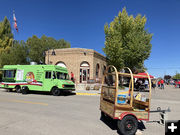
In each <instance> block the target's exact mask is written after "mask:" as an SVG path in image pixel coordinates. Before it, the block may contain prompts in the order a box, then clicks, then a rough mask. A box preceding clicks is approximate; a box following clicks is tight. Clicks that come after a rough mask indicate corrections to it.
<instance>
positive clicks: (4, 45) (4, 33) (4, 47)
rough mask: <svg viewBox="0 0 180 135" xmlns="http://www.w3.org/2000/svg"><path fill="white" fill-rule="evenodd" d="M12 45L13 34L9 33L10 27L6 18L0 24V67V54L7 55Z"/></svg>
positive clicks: (0, 61) (1, 61) (0, 63)
mask: <svg viewBox="0 0 180 135" xmlns="http://www.w3.org/2000/svg"><path fill="white" fill-rule="evenodd" d="M12 44H13V34H12V31H11V25H10V22H9V20H8V19H7V17H4V20H3V21H2V22H0V67H2V66H3V64H2V63H3V62H4V61H3V60H2V56H1V55H2V54H3V55H4V54H6V55H8V54H9V51H10V48H11V47H12Z"/></svg>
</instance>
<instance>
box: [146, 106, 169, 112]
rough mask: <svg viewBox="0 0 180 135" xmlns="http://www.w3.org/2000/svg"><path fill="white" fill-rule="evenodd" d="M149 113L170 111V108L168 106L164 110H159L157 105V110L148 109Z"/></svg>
mask: <svg viewBox="0 0 180 135" xmlns="http://www.w3.org/2000/svg"><path fill="white" fill-rule="evenodd" d="M149 112H150V113H156V112H162V113H165V112H171V110H170V108H169V107H168V109H166V110H161V107H157V110H153V111H149Z"/></svg>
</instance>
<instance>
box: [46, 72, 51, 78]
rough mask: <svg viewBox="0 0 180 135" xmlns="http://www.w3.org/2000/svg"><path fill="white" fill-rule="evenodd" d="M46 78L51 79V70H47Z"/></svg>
mask: <svg viewBox="0 0 180 135" xmlns="http://www.w3.org/2000/svg"><path fill="white" fill-rule="evenodd" d="M45 78H46V79H51V71H46V76H45Z"/></svg>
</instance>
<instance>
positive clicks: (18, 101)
mask: <svg viewBox="0 0 180 135" xmlns="http://www.w3.org/2000/svg"><path fill="white" fill-rule="evenodd" d="M1 100H2V99H1ZM3 101H7V102H16V103H25V104H36V105H44V106H48V104H46V103H41V102H32V101H24V100H11V99H10V100H8V99H5V100H3Z"/></svg>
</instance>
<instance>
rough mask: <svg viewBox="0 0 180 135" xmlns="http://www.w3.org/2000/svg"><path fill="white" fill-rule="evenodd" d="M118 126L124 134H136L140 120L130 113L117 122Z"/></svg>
mask: <svg viewBox="0 0 180 135" xmlns="http://www.w3.org/2000/svg"><path fill="white" fill-rule="evenodd" d="M117 127H118V130H119V132H120V133H121V134H122V135H134V134H135V133H136V131H137V127H138V121H137V119H136V118H135V117H133V116H131V115H128V116H125V117H124V118H123V119H122V120H121V121H120V120H119V121H118V122H117Z"/></svg>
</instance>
